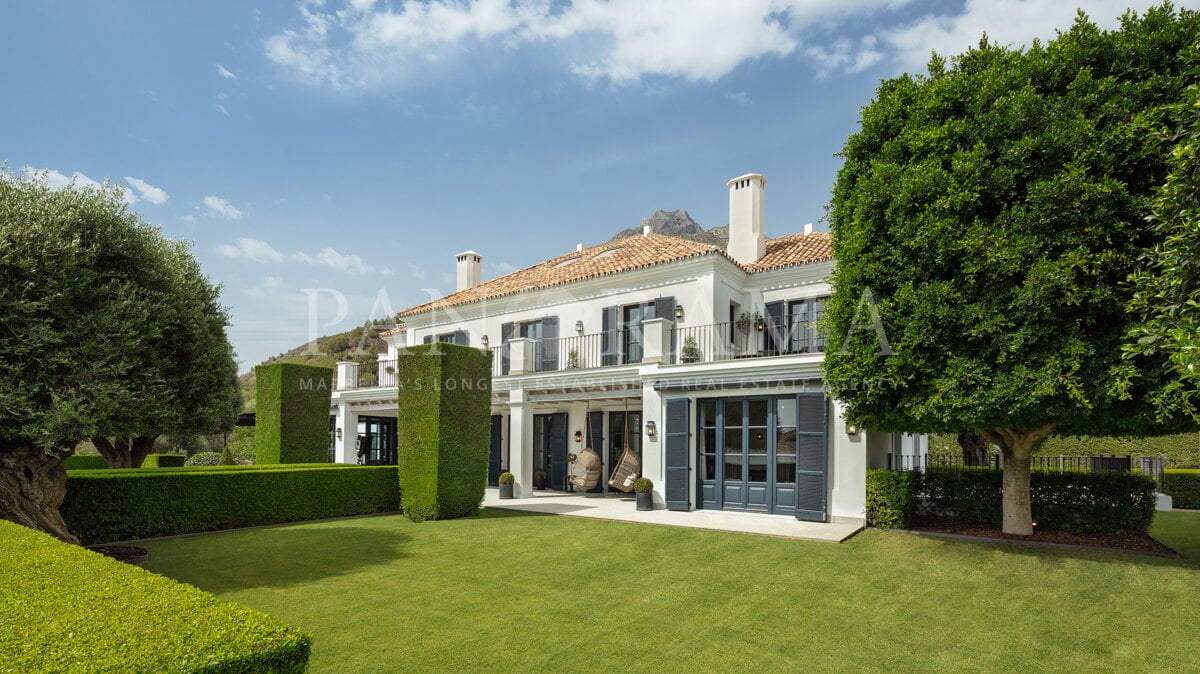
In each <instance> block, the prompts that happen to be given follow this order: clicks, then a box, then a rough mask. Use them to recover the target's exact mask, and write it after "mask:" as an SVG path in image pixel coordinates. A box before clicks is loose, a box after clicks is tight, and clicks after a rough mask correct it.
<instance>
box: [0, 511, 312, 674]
mask: <svg viewBox="0 0 1200 674" xmlns="http://www.w3.org/2000/svg"><path fill="white" fill-rule="evenodd" d="M0 540H3V541H4V545H2V546H0V576H2V577H3V578H4V582H3V583H0V626H3V629H0V671H3V672H48V671H122V672H133V671H137V672H167V671H171V672H179V671H204V672H264V671H271V672H302V671H304V669H305V667H306V665H307V663H308V657H309V651H310V650H311V643H312V640H311V638H310V637H309V636H308V635H307V634H304V633H302V632H299V631H297V630H296V629H294V628H291V627H288V626H287V625H285V624H283V623H281V622H279V621H278V620H276V619H274V618H272V617H270V616H268V615H265V614H263V613H259V612H257V611H252V610H250V609H246V608H242V607H240V606H237V605H235V604H230V603H228V602H223V601H218V600H217V599H216V598H215V597H213V596H212V595H210V594H208V593H207V592H202V591H201V590H198V589H196V588H194V587H192V586H190V585H184V584H183V583H178V582H176V581H173V580H170V579H168V578H164V577H162V576H158V575H155V574H152V573H149V572H147V571H143V570H142V569H139V568H137V567H135V566H131V565H128V564H123V563H121V562H118V561H115V560H112V559H109V558H107V557H104V556H102V555H99V554H97V553H94V552H91V551H88V550H85V549H83V548H80V547H78V546H74V545H68V544H66V543H62V542H60V541H58V540H55V539H54V538H52V537H51V536H48V535H46V534H43V533H41V532H39V531H34V530H32V529H26V528H25V527H21V526H18V525H16V524H12V523H11V522H5V521H0Z"/></svg>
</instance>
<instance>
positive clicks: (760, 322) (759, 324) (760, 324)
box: [754, 316, 766, 332]
mask: <svg viewBox="0 0 1200 674" xmlns="http://www.w3.org/2000/svg"><path fill="white" fill-rule="evenodd" d="M754 327H755V328H758V331H759V332H762V331H763V328H764V327H766V325H765V324H764V323H763V319H762V316H759V317H758V320H757V321H756V322H755V323H754Z"/></svg>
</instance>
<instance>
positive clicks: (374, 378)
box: [358, 359, 396, 388]
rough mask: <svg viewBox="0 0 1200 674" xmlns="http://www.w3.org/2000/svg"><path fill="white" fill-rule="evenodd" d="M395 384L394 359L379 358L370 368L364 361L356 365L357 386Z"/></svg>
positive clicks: (368, 386) (371, 386)
mask: <svg viewBox="0 0 1200 674" xmlns="http://www.w3.org/2000/svg"><path fill="white" fill-rule="evenodd" d="M395 385H396V361H395V360H394V359H393V360H381V361H378V362H376V363H375V364H374V367H373V368H372V367H371V366H369V365H368V364H366V363H364V364H362V365H359V366H358V388H374V387H376V386H395Z"/></svg>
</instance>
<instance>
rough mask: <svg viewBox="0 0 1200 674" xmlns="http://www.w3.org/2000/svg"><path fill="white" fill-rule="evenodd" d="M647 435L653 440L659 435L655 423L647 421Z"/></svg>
mask: <svg viewBox="0 0 1200 674" xmlns="http://www.w3.org/2000/svg"><path fill="white" fill-rule="evenodd" d="M646 435H647V436H649V437H651V438H653V437H654V436H656V435H658V429H657V428H655V427H654V422H653V421H647V422H646Z"/></svg>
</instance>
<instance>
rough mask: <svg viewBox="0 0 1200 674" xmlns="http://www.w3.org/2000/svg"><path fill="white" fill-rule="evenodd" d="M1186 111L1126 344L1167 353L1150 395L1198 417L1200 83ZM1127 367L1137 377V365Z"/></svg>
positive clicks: (1137, 284) (1142, 352)
mask: <svg viewBox="0 0 1200 674" xmlns="http://www.w3.org/2000/svg"><path fill="white" fill-rule="evenodd" d="M1196 56H1197V54H1196V53H1195V52H1193V54H1192V57H1193V63H1194V64H1200V59H1197V58H1196ZM1181 113H1182V114H1183V123H1182V127H1181V128H1180V130H1179V133H1178V134H1177V139H1178V143H1177V144H1176V146H1175V148H1174V149H1173V150H1172V151H1171V156H1170V169H1171V172H1170V174H1169V175H1168V177H1167V182H1166V184H1165V185H1163V187H1162V189H1160V190H1159V191H1158V194H1157V196H1156V198H1155V200H1154V209H1153V211H1152V213H1151V215H1150V218H1149V222H1150V226H1151V228H1152V229H1153V230H1154V232H1155V233H1157V234H1158V235H1160V236H1161V237H1162V242H1161V243H1160V244H1158V245H1157V246H1155V247H1154V248H1153V249H1152V250H1149V251H1147V252H1146V253H1145V255H1143V256H1142V262H1143V263H1144V265H1145V266H1144V268H1143V269H1140V270H1138V271H1137V272H1136V273H1135V274H1134V276H1133V278H1132V282H1133V285H1134V289H1135V292H1134V295H1133V298H1132V300H1131V301H1130V310H1131V311H1132V312H1133V313H1134V315H1135V316H1136V317H1137V322H1136V323H1135V324H1134V325H1133V327H1132V328H1131V329H1130V331H1129V337H1130V343H1129V344H1128V345H1126V347H1125V348H1126V355H1127V357H1128V358H1130V359H1135V358H1137V357H1139V356H1154V355H1156V354H1161V355H1162V356H1165V361H1163V366H1164V367H1165V368H1166V369H1167V371H1168V377H1167V380H1166V382H1165V383H1164V385H1163V386H1162V388H1160V389H1158V390H1157V391H1155V392H1154V394H1153V399H1154V402H1155V403H1156V405H1157V407H1158V408H1159V410H1160V411H1161V412H1162V413H1163V414H1165V415H1172V414H1176V413H1183V414H1190V415H1192V416H1193V417H1200V409H1198V407H1197V397H1198V396H1200V86H1197V85H1192V86H1191V87H1189V89H1188V95H1187V98H1186V100H1185V102H1184V103H1183V104H1182V105H1181ZM1126 373H1127V375H1128V377H1129V378H1130V379H1133V378H1136V377H1138V376H1139V373H1138V372H1137V370H1136V369H1134V368H1128V369H1127V372H1126Z"/></svg>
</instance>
